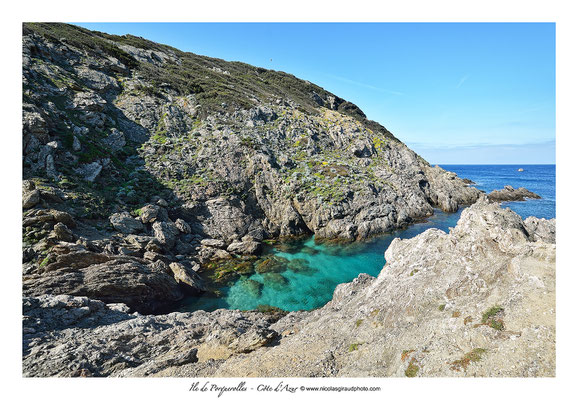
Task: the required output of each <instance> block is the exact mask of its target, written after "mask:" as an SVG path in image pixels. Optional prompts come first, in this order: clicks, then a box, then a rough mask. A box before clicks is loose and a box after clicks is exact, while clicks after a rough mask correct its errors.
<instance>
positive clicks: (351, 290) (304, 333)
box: [23, 198, 556, 377]
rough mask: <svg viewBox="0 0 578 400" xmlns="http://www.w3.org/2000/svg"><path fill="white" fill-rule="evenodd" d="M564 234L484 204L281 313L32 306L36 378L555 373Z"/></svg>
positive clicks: (93, 304)
mask: <svg viewBox="0 0 578 400" xmlns="http://www.w3.org/2000/svg"><path fill="white" fill-rule="evenodd" d="M530 225H531V226H533V228H530ZM536 232H549V233H552V234H553V235H552V236H548V235H544V234H536ZM554 235H555V225H554V222H553V221H547V220H538V219H535V220H534V219H529V220H526V221H523V220H522V219H521V218H520V217H519V216H518V215H517V214H515V213H514V212H512V211H510V210H505V209H502V208H500V207H499V206H498V205H496V204H491V203H489V202H488V201H487V200H486V199H485V198H482V199H481V200H479V201H478V202H477V203H476V204H474V205H473V206H471V207H469V208H468V209H466V210H464V212H463V213H462V216H461V218H460V220H459V222H458V224H457V226H456V227H455V228H454V229H452V230H451V232H450V233H449V234H446V233H444V232H442V231H440V230H437V229H430V230H428V231H426V232H424V233H422V234H420V235H418V236H416V237H414V238H412V239H406V240H400V239H395V240H394V241H393V242H392V244H391V245H390V247H389V248H388V249H387V251H386V252H385V258H386V260H387V264H386V265H385V266H384V268H383V270H382V271H381V273H380V274H379V276H378V277H377V278H374V277H371V276H369V275H366V274H361V275H359V277H358V278H356V279H354V280H353V282H350V283H346V284H342V285H339V286H338V287H337V289H336V290H335V293H334V296H333V299H332V300H331V301H330V302H329V303H328V304H327V305H325V306H324V307H322V308H320V309H318V310H315V311H311V312H292V313H289V314H287V315H286V316H284V317H282V318H280V315H270V314H263V313H258V312H239V311H233V310H218V311H215V312H212V313H207V312H203V311H197V312H195V313H171V314H168V315H164V316H142V315H138V314H130V313H129V312H128V308H127V307H123V306H121V305H110V304H109V305H108V306H106V305H105V304H103V303H101V302H99V301H94V300H89V299H84V298H78V297H69V296H39V297H33V298H25V299H24V360H23V365H24V375H25V376H53V375H57V376H78V375H80V374H82V373H84V374H85V375H88V374H91V375H97V376H98V375H111V376H149V375H154V376H303V377H321V376H554V375H555V319H556V318H555V317H556V312H555V257H556V246H555V244H554V243H553V242H554V240H553V239H554ZM546 236H547V237H546ZM256 290H258V288H256ZM82 371H84V372H82Z"/></svg>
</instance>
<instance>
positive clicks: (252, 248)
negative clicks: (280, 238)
mask: <svg viewBox="0 0 578 400" xmlns="http://www.w3.org/2000/svg"><path fill="white" fill-rule="evenodd" d="M227 251H228V252H229V253H234V254H246V255H254V254H258V253H259V252H260V251H261V243H259V242H255V241H253V240H245V241H234V242H233V243H231V244H230V245H229V246H228V247H227Z"/></svg>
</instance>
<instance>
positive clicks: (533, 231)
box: [524, 217, 556, 244]
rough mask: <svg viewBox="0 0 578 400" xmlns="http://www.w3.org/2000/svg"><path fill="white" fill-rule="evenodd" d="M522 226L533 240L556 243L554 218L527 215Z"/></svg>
mask: <svg viewBox="0 0 578 400" xmlns="http://www.w3.org/2000/svg"><path fill="white" fill-rule="evenodd" d="M524 226H525V228H526V231H527V232H528V234H529V236H530V238H531V239H532V240H533V241H539V240H541V241H543V242H546V243H552V244H555V243H556V220H555V219H549V220H548V219H545V218H536V217H528V218H526V219H525V220H524Z"/></svg>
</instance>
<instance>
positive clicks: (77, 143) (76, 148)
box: [72, 136, 82, 151]
mask: <svg viewBox="0 0 578 400" xmlns="http://www.w3.org/2000/svg"><path fill="white" fill-rule="evenodd" d="M81 149H82V145H81V144H80V140H78V137H77V136H73V137H72V150H74V151H80V150H81Z"/></svg>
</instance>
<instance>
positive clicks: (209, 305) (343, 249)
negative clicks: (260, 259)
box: [179, 208, 462, 311]
mask: <svg viewBox="0 0 578 400" xmlns="http://www.w3.org/2000/svg"><path fill="white" fill-rule="evenodd" d="M461 212H462V209H461V208H460V209H459V210H458V212H456V213H453V214H447V213H444V212H441V211H439V210H436V212H435V214H434V215H433V216H431V217H429V218H428V220H427V221H425V222H421V223H417V224H414V225H412V226H410V227H409V228H407V229H405V230H401V231H396V232H393V233H391V234H389V235H384V236H380V237H378V238H374V239H372V240H369V241H364V242H356V243H351V244H341V245H327V244H316V243H315V240H314V237H313V236H311V237H309V238H306V239H303V240H300V241H297V242H291V243H289V244H280V245H277V246H275V245H274V246H268V247H267V248H266V249H265V251H264V253H265V254H264V256H266V255H276V256H279V257H282V259H281V260H283V259H286V260H287V261H284V260H283V261H284V262H286V263H287V264H288V265H289V268H287V270H286V271H283V272H281V273H280V275H281V276H282V277H279V276H278V274H274V275H268V274H259V273H255V274H252V275H250V276H248V277H246V278H242V279H240V280H238V281H236V282H235V283H234V284H233V285H232V286H226V287H223V288H220V289H219V290H220V291H221V293H222V296H221V297H218V298H215V297H209V296H201V297H191V298H187V299H186V300H184V301H183V302H182V303H181V305H180V307H179V311H194V310H206V311H213V310H216V309H219V308H227V309H239V310H254V309H256V308H257V307H258V306H264V305H268V306H273V307H278V308H280V309H282V310H286V311H296V310H311V309H314V308H318V307H321V306H323V305H324V304H325V303H327V302H328V301H329V300H331V298H332V296H333V291H334V290H335V287H336V286H337V285H339V284H340V283H343V282H350V281H351V280H353V279H354V278H356V277H357V276H358V275H359V274H360V273H362V272H364V273H366V274H369V275H372V276H377V275H378V274H379V272H380V271H381V269H382V268H383V266H384V265H385V259H384V252H385V250H386V249H387V247H388V246H389V244H390V243H391V241H392V240H393V239H394V238H396V237H399V238H402V239H403V238H411V237H414V236H416V235H418V234H420V233H421V232H424V231H425V230H427V229H429V228H438V229H442V230H444V231H445V232H448V228H449V227H453V226H455V225H456V222H457V221H458V219H459V217H460V215H461ZM271 277H273V278H274V279H271ZM248 280H252V281H254V282H257V283H253V282H247V281H248ZM248 283H249V284H248Z"/></svg>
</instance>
